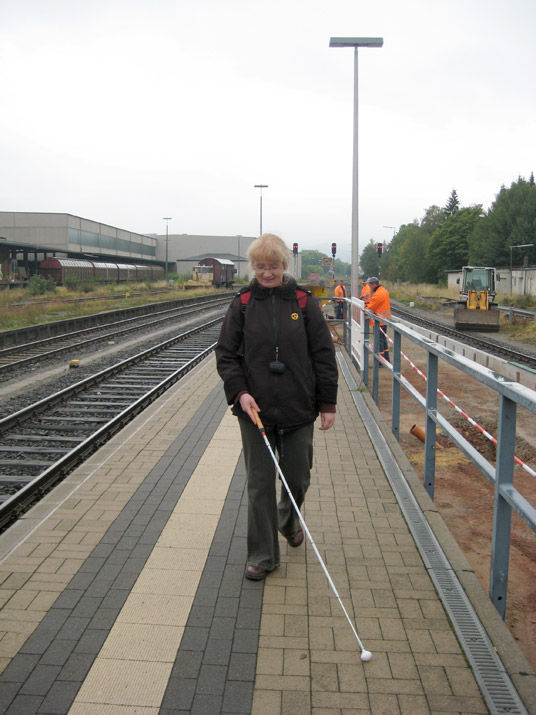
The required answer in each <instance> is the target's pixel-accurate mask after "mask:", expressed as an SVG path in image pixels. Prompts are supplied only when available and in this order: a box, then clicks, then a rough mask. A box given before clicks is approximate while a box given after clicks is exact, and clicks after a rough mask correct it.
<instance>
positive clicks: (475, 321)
mask: <svg viewBox="0 0 536 715" xmlns="http://www.w3.org/2000/svg"><path fill="white" fill-rule="evenodd" d="M499 319H500V313H499V311H498V310H468V309H467V308H455V309H454V327H455V328H456V330H482V331H486V332H497V331H498V330H499Z"/></svg>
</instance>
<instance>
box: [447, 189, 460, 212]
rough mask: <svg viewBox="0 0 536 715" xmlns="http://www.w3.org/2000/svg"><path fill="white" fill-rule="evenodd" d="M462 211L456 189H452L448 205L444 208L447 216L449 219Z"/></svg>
mask: <svg viewBox="0 0 536 715" xmlns="http://www.w3.org/2000/svg"><path fill="white" fill-rule="evenodd" d="M459 209H460V201H459V199H458V194H457V193H456V189H452V193H451V194H450V196H449V200H448V201H447V204H446V206H445V208H444V211H445V215H446V217H447V218H449V217H450V216H454V214H455V213H457V212H458V211H459Z"/></svg>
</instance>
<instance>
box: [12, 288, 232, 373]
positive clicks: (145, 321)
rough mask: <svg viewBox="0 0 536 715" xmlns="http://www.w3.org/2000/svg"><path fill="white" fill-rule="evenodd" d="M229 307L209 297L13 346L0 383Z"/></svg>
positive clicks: (223, 299) (225, 301) (224, 302)
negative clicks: (24, 370) (64, 357)
mask: <svg viewBox="0 0 536 715" xmlns="http://www.w3.org/2000/svg"><path fill="white" fill-rule="evenodd" d="M228 303H229V297H228V296H223V297H221V296H218V297H217V298H214V297H210V298H208V299H206V300H203V301H200V302H197V303H196V304H195V305H192V304H189V305H186V306H184V305H180V306H173V307H172V308H164V309H161V310H159V311H157V312H152V313H150V314H148V315H141V316H135V317H129V318H122V319H119V320H112V321H110V322H109V323H104V324H99V325H94V326H91V327H88V328H82V329H77V330H73V331H70V332H66V333H63V334H61V335H55V336H54V337H47V338H43V339H41V340H33V341H31V342H27V343H23V344H19V345H13V346H10V347H7V348H3V349H1V350H0V380H1V379H2V377H3V376H5V375H7V374H8V373H12V372H13V371H15V370H17V369H19V368H21V367H24V366H28V365H32V364H35V363H37V362H41V361H43V360H47V359H50V358H55V357H57V356H59V355H61V354H62V353H65V352H67V351H72V350H73V349H75V350H76V351H79V350H81V349H83V348H86V347H89V346H90V345H92V344H95V343H99V342H102V341H105V340H106V341H110V340H114V339H116V338H118V337H121V336H125V335H128V334H129V333H132V332H135V331H140V330H144V329H145V328H148V327H150V328H151V329H153V328H155V327H158V326H159V325H163V324H165V323H167V322H171V321H175V320H180V319H183V318H185V317H188V316H194V315H196V314H199V313H201V312H202V311H204V310H207V308H215V307H218V306H224V305H227V304H228Z"/></svg>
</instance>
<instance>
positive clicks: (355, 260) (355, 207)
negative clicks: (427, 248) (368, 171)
mask: <svg viewBox="0 0 536 715" xmlns="http://www.w3.org/2000/svg"><path fill="white" fill-rule="evenodd" d="M358 109H359V93H358V61H357V47H355V48H354V160H353V168H352V295H353V296H355V297H357V298H359V161H358V152H359V146H358V124H359V121H358V114H359V112H358Z"/></svg>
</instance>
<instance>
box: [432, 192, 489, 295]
mask: <svg viewBox="0 0 536 715" xmlns="http://www.w3.org/2000/svg"><path fill="white" fill-rule="evenodd" d="M481 214H482V206H481V205H480V204H478V205H477V206H471V207H467V208H463V209H460V210H458V211H456V213H454V214H453V215H452V216H449V218H448V219H447V220H446V221H445V222H444V223H443V225H442V226H441V228H439V229H437V231H435V232H434V233H433V234H432V236H431V238H430V242H429V245H428V250H427V254H426V260H427V264H428V269H429V271H430V275H431V277H432V278H433V282H434V283H440V282H441V283H442V282H444V280H445V271H448V270H455V269H457V268H461V267H462V266H464V265H467V260H468V256H469V237H470V236H471V234H472V233H473V231H474V229H475V226H476V225H477V223H478V222H479V221H480V220H481Z"/></svg>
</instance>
